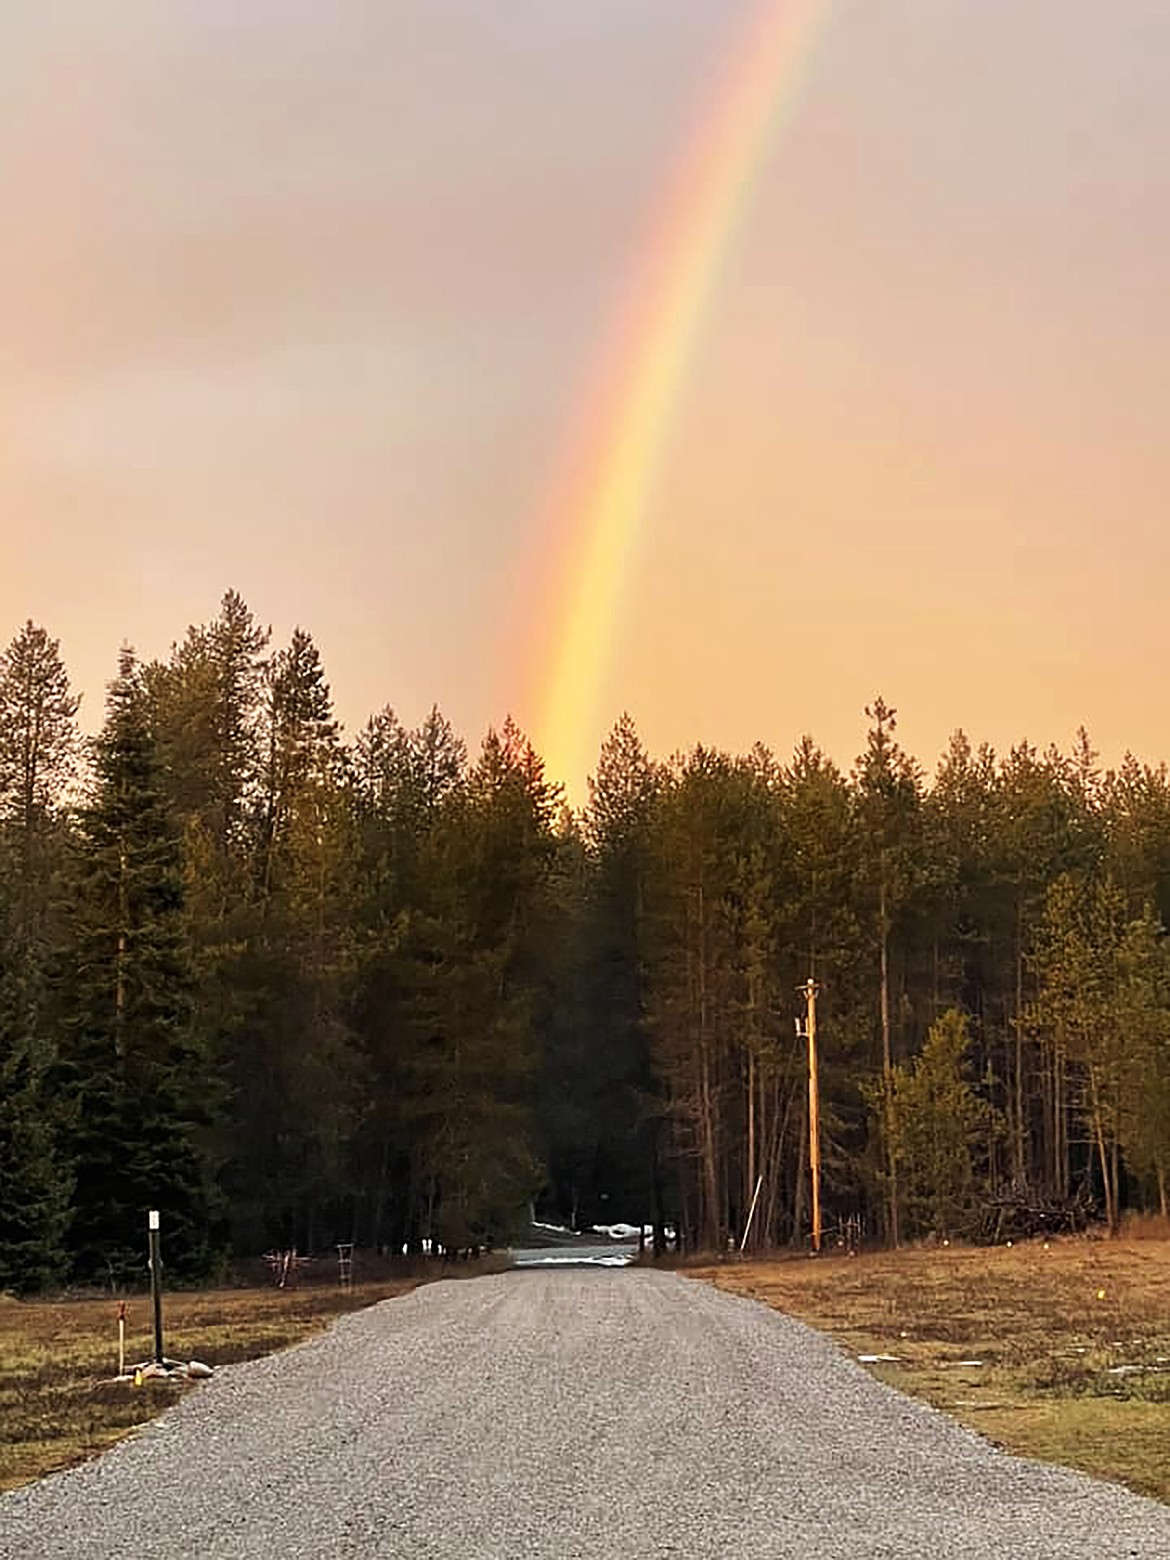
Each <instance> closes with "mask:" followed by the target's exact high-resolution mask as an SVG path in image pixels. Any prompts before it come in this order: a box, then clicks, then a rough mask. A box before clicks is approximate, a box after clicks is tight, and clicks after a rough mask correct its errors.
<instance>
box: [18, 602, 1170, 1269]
mask: <svg viewBox="0 0 1170 1560" xmlns="http://www.w3.org/2000/svg"><path fill="white" fill-rule="evenodd" d="M866 718H867V720H868V723H869V724H868V730H867V731H866V734H865V737H864V745H863V746H862V751H861V752H860V754H859V756H858V758H857V760H856V762H855V763H854V765H853V766H852V767H851V769H850V770H849V771H848V772H845V771H843V770H842V769H840V768H839V767H838V766H837V765H835V764H834V763H833V762H832V761H831V760H830V759H829V758H828V757H827V756H826V755H825V754H824V753H823V752H822V751H821V750H820V749H819V748H818V747H817V746H816V745H815V743H814V742H813V740H812V739H811V738H808V737H806V738H804V739H802V740H801V742H800V743H799V744H798V746H797V748H796V750H795V752H794V753H793V755H792V757H791V759H790V760H789V761H787V762H781V761H779V760H778V759H776V758H775V757H774V756H773V755H772V754H771V753H770V752H768V751H767V750H766V749H765V748H763V747H760V746H757V747H756V748H754V749H753V750H752V751H751V752H750V753H748V754H746V755H739V756H733V755H729V754H726V753H721V752H718V751H715V750H713V749H710V748H706V747H703V746H698V747H695V748H694V749H693V750H691V751H690V752H687V753H684V754H680V755H677V756H675V757H673V758H672V759H670V760H669V761H665V762H662V761H658V760H655V759H654V758H652V757H651V756H650V755H649V754H648V753H647V751H646V749H645V747H644V745H643V744H642V742H641V740H640V738H639V736H638V733H637V731H636V729H635V727H634V724H633V722H632V721H631V720H630V719H629V718H628V717H625V716H623V717H622V719H621V720H619V721H618V722H617V724H616V725H615V727H614V729H613V730H612V732H611V733H610V735H609V736H608V738H607V739H606V741H605V743H604V744H603V746H602V749H601V752H600V755H599V758H598V763H597V767H596V771H595V773H594V775H593V777H592V778H591V780H590V783H589V795H588V801H587V803H586V805H585V806H584V807H583V808H582V809H581V810H580V811H579V812H576V813H575V812H573V811H571V810H570V809H569V808H567V807H566V806H565V805H564V803H563V799H562V796H561V793H560V791H559V788H558V787H557V786H555V785H554V784H552V783H551V782H550V781H549V780H548V778H547V777H546V775H545V773H544V768H543V765H542V762H541V760H540V758H539V756H538V754H537V753H536V752H535V751H534V750H533V748H532V746H531V744H530V743H529V742H528V741H527V739H526V738H525V737H524V735H523V734H522V733H521V732H520V731H519V730H518V729H517V728H516V726H515V725H514V724H513V723H512V722H511V721H507V722H505V723H504V725H503V726H502V728H500V729H499V730H492V731H489V732H488V734H487V736H486V737H485V738H484V740H483V743H482V745H481V747H480V749H479V752H478V753H477V754H476V755H475V756H471V755H469V753H468V751H467V748H466V747H465V744H464V742H463V741H462V740H461V738H460V737H459V736H458V735H457V734H456V732H455V731H454V730H453V729H452V728H451V726H450V724H449V723H448V722H447V721H446V720H445V719H444V717H443V716H442V715H441V714H440V712H439V711H438V710H437V709H436V710H433V711H432V713H431V714H430V715H429V716H428V717H427V719H426V720H425V721H423V722H422V724H421V725H420V726H418V727H417V728H413V729H411V728H407V727H405V726H404V725H403V724H402V723H401V722H400V721H399V719H398V718H397V716H396V715H395V713H394V711H393V709H392V708H390V707H389V706H387V707H385V708H384V709H382V710H380V711H379V712H378V713H377V714H375V715H374V716H373V717H371V719H370V720H369V721H368V722H367V724H366V725H365V727H364V728H363V729H362V730H361V731H360V732H358V733H357V735H356V736H355V737H353V739H352V740H350V741H346V740H344V739H343V737H342V734H341V731H340V728H339V725H338V723H337V721H336V719H335V718H334V714H333V706H332V699H331V694H330V690H329V686H328V683H327V680H326V676H325V671H324V668H323V666H322V664H321V658H320V655H319V653H318V650H317V647H316V646H315V644H314V642H313V640H312V638H311V636H310V635H309V634H308V633H306V632H305V631H303V630H301V629H297V630H296V631H295V632H294V633H293V635H292V636H291V638H290V640H289V642H288V643H287V644H286V645H283V646H280V647H274V646H273V644H272V642H271V634H270V632H269V631H268V630H266V629H265V628H264V627H263V626H262V625H261V623H260V622H259V621H258V620H257V619H256V617H255V616H254V614H253V613H252V612H251V610H250V609H249V607H248V606H247V605H246V604H245V603H244V602H243V601H242V600H241V598H240V597H239V596H238V595H236V594H235V593H234V592H229V593H228V594H227V595H226V596H225V597H224V598H223V601H222V603H221V605H220V608H219V611H218V614H217V616H216V617H215V618H214V619H213V620H212V621H211V622H209V623H206V624H203V625H199V626H194V627H192V628H190V629H188V631H187V633H186V635H185V636H184V637H183V639H182V640H180V641H179V642H177V643H176V644H175V645H174V647H173V648H172V651H171V653H170V655H169V656H168V657H167V658H166V659H165V660H159V661H152V662H142V661H139V660H138V659H137V658H136V657H135V656H134V654H133V653H132V652H131V651H129V650H126V649H124V650H123V651H122V653H121V656H120V660H119V663H118V670H117V675H116V676H115V678H114V679H113V681H112V682H111V684H110V687H109V693H108V699H107V705H106V710H105V717H104V722H103V724H102V727H101V730H100V732H99V734H98V735H97V737H96V738H94V739H93V740H92V741H86V740H85V739H83V737H82V736H81V734H80V729H79V725H78V700H77V698H76V696H75V695H74V694H73V693H72V692H71V690H70V685H69V680H68V676H67V673H66V670H65V667H64V664H63V662H62V659H61V656H60V651H59V646H58V644H57V642H56V641H54V640H53V639H52V638H51V637H50V636H49V634H48V632H47V631H46V630H45V629H43V628H41V627H39V626H37V625H34V624H32V623H28V624H26V625H25V627H24V628H23V629H21V630H20V631H19V632H18V633H17V634H16V635H15V637H14V638H13V639H12V641H11V643H10V644H9V645H8V647H7V649H6V650H5V651H4V652H3V654H2V655H0V1288H3V1287H9V1288H12V1289H16V1290H30V1289H36V1288H38V1287H42V1286H46V1285H50V1284H54V1283H59V1282H62V1281H64V1280H72V1281H79V1282H91V1283H92V1282H112V1283H117V1282H121V1281H123V1280H124V1279H125V1278H126V1277H127V1276H129V1275H132V1274H137V1273H138V1272H139V1271H140V1269H141V1265H142V1258H141V1253H140V1249H139V1248H140V1246H141V1225H142V1215H143V1212H144V1210H145V1209H146V1208H147V1207H160V1208H163V1209H165V1216H166V1221H167V1222H166V1228H167V1251H168V1263H169V1265H170V1266H171V1268H172V1270H174V1271H176V1272H178V1273H179V1274H182V1275H185V1276H189V1277H192V1278H194V1277H199V1276H203V1275H206V1274H208V1273H212V1272H214V1271H215V1270H216V1269H217V1267H219V1266H220V1265H222V1263H223V1262H224V1261H225V1259H226V1258H227V1256H228V1255H229V1254H235V1255H242V1254H249V1253H256V1252H259V1251H263V1250H264V1249H266V1248H267V1247H270V1246H273V1245H279V1246H285V1247H288V1246H297V1247H299V1248H300V1249H302V1250H313V1249H319V1248H321V1247H324V1246H326V1245H328V1244H330V1243H332V1242H333V1241H343V1240H344V1241H355V1242H357V1243H358V1244H360V1245H364V1246H377V1247H380V1248H383V1249H387V1250H390V1251H392V1252H398V1251H401V1250H403V1249H406V1250H421V1249H422V1248H423V1245H424V1243H430V1242H437V1243H439V1244H440V1245H442V1246H443V1247H445V1248H449V1249H459V1248H466V1247H474V1246H482V1245H490V1244H491V1243H493V1242H499V1241H501V1240H504V1239H506V1238H507V1237H508V1236H509V1235H510V1234H511V1233H512V1232H513V1231H515V1230H516V1229H518V1228H520V1227H521V1226H522V1225H523V1223H524V1221H525V1220H526V1218H527V1216H528V1214H529V1212H530V1210H531V1209H532V1208H534V1207H535V1208H538V1209H539V1210H540V1212H541V1213H542V1214H545V1215H547V1216H553V1217H557V1218H560V1219H563V1220H565V1221H566V1222H570V1223H572V1224H573V1225H574V1226H577V1227H583V1226H588V1225H589V1224H592V1223H600V1222H609V1221H612V1220H615V1219H619V1218H620V1219H623V1220H627V1221H631V1222H635V1223H639V1222H644V1223H646V1224H650V1225H653V1226H654V1228H655V1230H656V1240H657V1242H658V1243H659V1244H660V1243H661V1241H662V1238H663V1232H664V1231H665V1230H666V1229H667V1228H668V1227H671V1228H673V1229H674V1230H675V1231H677V1232H678V1237H679V1238H680V1239H681V1240H682V1241H683V1242H685V1243H688V1244H690V1245H692V1246H695V1247H704V1248H720V1247H723V1246H724V1245H726V1243H727V1242H728V1241H729V1240H738V1239H742V1236H743V1231H744V1227H745V1223H746V1218H747V1210H748V1208H749V1206H750V1203H751V1201H752V1197H753V1194H754V1193H755V1191H756V1189H757V1187H758V1188H759V1194H760V1195H759V1198H758V1205H757V1212H756V1216H755V1218H754V1220H753V1223H752V1227H751V1238H752V1243H753V1244H757V1243H758V1244H759V1245H760V1246H775V1245H780V1244H786V1243H793V1244H797V1245H799V1244H801V1243H803V1242H804V1241H806V1240H807V1238H808V1227H809V1179H808V1173H807V1161H808V1094H807V1069H806V1057H805V1049H804V1042H803V1040H801V1038H800V1037H799V1035H798V1033H797V1030H796V1026H795V1024H794V1019H798V1018H800V1017H801V1016H802V1014H803V999H802V998H801V997H800V996H799V995H798V993H797V987H798V986H800V985H802V984H803V983H804V982H805V981H806V980H807V979H808V977H809V976H810V975H811V976H813V977H814V978H815V979H816V981H817V982H818V984H819V986H820V988H821V997H820V1004H819V1031H820V1039H821V1048H820V1050H821V1076H820V1094H821V1139H822V1160H823V1200H824V1204H825V1208H826V1217H827V1220H828V1222H829V1225H830V1230H831V1229H832V1226H833V1225H835V1224H836V1225H842V1224H843V1223H844V1221H845V1220H846V1219H850V1220H854V1221H864V1225H865V1228H866V1229H867V1231H868V1232H869V1233H870V1234H871V1235H872V1236H873V1237H874V1238H879V1239H886V1240H889V1241H897V1240H899V1239H911V1238H919V1237H922V1236H929V1235H938V1236H941V1235H948V1236H952V1237H964V1236H970V1235H974V1234H977V1233H978V1232H979V1231H980V1229H981V1227H982V1226H983V1224H984V1221H985V1217H986V1210H987V1208H988V1206H989V1204H990V1203H992V1202H993V1201H994V1200H995V1199H997V1198H1002V1197H1003V1196H1004V1195H1005V1194H1008V1193H1011V1194H1012V1195H1019V1196H1029V1197H1033V1198H1037V1199H1043V1200H1044V1201H1045V1202H1046V1205H1047V1206H1050V1207H1053V1208H1056V1209H1059V1208H1060V1207H1062V1206H1065V1205H1067V1204H1069V1203H1070V1201H1071V1200H1072V1199H1075V1198H1079V1199H1080V1200H1081V1202H1082V1204H1086V1205H1088V1204H1091V1205H1092V1206H1093V1207H1094V1208H1095V1209H1096V1210H1097V1211H1099V1213H1100V1216H1101V1217H1102V1218H1103V1219H1105V1220H1106V1221H1107V1222H1108V1224H1109V1225H1110V1227H1112V1228H1114V1229H1116V1228H1117V1226H1118V1224H1119V1221H1120V1219H1121V1217H1122V1215H1123V1212H1124V1211H1125V1210H1126V1209H1130V1208H1159V1209H1160V1210H1161V1212H1162V1213H1163V1214H1165V1213H1166V1212H1167V1164H1168V1160H1170V954H1168V952H1167V940H1166V937H1165V934H1164V922H1165V917H1166V914H1167V911H1168V909H1170V779H1168V777H1167V772H1166V770H1165V768H1164V767H1163V766H1159V767H1156V768H1153V767H1150V766H1148V765H1143V764H1140V763H1138V762H1137V760H1135V759H1133V758H1128V757H1127V758H1126V759H1125V761H1124V762H1123V763H1122V764H1121V765H1120V767H1119V768H1117V769H1116V770H1110V771H1107V772H1102V771H1101V769H1100V767H1099V765H1098V762H1097V759H1096V757H1095V755H1094V753H1093V751H1092V749H1091V746H1090V744H1089V740H1088V738H1087V736H1086V735H1085V734H1084V733H1083V732H1082V733H1080V734H1079V735H1078V739H1077V742H1076V744H1075V746H1074V748H1073V751H1072V752H1071V753H1068V754H1065V753H1061V752H1058V751H1056V750H1054V749H1050V750H1048V751H1046V752H1039V751H1038V750H1037V749H1036V748H1034V747H1033V746H1031V745H1029V744H1028V743H1026V742H1022V743H1021V744H1020V745H1019V746H1017V747H1014V748H1012V749H1011V750H1010V751H1009V752H1008V753H1007V754H1006V755H997V754H995V753H993V752H992V751H991V750H990V748H988V747H986V746H983V747H979V748H976V747H973V746H972V744H971V743H970V742H969V740H968V739H967V738H966V737H965V736H964V735H963V734H962V733H961V732H957V733H956V734H955V735H954V737H953V738H952V739H951V742H950V744H949V746H948V748H947V750H946V752H945V753H944V754H943V755H942V758H941V759H940V761H939V763H938V766H937V768H936V770H935V772H934V774H933V776H932V777H931V778H930V779H929V780H928V779H927V777H926V775H925V774H924V772H923V770H922V769H921V767H920V766H919V764H918V763H917V762H916V760H915V759H914V758H913V757H912V756H911V755H909V754H908V753H906V752H905V751H904V750H903V749H902V748H901V746H900V745H899V743H898V740H897V725H896V715H895V712H894V710H893V709H891V708H890V707H889V706H887V705H886V704H885V703H884V702H883V701H882V700H880V699H878V700H877V701H876V702H875V703H874V704H873V705H871V706H870V707H869V709H868V710H867V711H866Z"/></svg>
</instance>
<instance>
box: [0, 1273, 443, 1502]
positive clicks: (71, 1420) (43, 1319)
mask: <svg viewBox="0 0 1170 1560" xmlns="http://www.w3.org/2000/svg"><path fill="white" fill-rule="evenodd" d="M435 1276H436V1277H438V1276H440V1275H439V1273H438V1272H436V1273H435ZM419 1282H420V1280H419V1279H418V1278H414V1277H409V1278H398V1279H390V1280H387V1281H384V1282H379V1283H368V1284H355V1285H354V1286H353V1288H351V1289H342V1288H340V1287H338V1286H329V1287H326V1286H320V1287H312V1288H309V1287H306V1288H298V1289H277V1288H276V1287H275V1286H271V1285H270V1286H268V1287H266V1288H262V1289H216V1290H204V1291H199V1292H191V1293H186V1292H180V1293H175V1294H170V1295H167V1297H166V1300H165V1306H164V1319H165V1337H164V1344H165V1348H166V1352H167V1355H168V1356H169V1357H170V1358H173V1359H179V1360H186V1359H191V1358H195V1359H199V1360H204V1361H206V1362H207V1363H208V1364H210V1365H213V1366H218V1365H228V1364H231V1363H232V1362H234V1361H236V1360H249V1359H255V1358H257V1357H258V1356H259V1355H262V1354H270V1353H272V1352H273V1350H275V1349H282V1348H285V1347H286V1346H287V1345H288V1344H291V1343H298V1342H300V1340H301V1339H303V1338H307V1337H309V1336H311V1335H312V1334H313V1333H315V1332H320V1331H321V1330H322V1328H324V1327H325V1326H327V1325H328V1323H329V1322H330V1321H332V1320H333V1318H334V1317H335V1316H338V1315H340V1314H341V1313H342V1312H343V1311H354V1310H357V1309H359V1308H360V1307H362V1306H367V1305H372V1304H373V1303H374V1302H375V1301H377V1300H384V1299H388V1298H390V1297H391V1296H393V1295H399V1294H404V1293H405V1292H406V1291H407V1290H409V1289H413V1288H414V1287H415V1285H416V1284H417V1283H419ZM151 1318H152V1312H151V1307H150V1296H149V1295H131V1296H129V1297H127V1301H126V1360H127V1364H128V1365H130V1366H133V1365H134V1364H136V1363H138V1362H139V1361H142V1360H148V1359H150V1358H151V1357H152V1355H153V1352H154V1344H153V1337H154V1335H153V1330H152V1328H153V1323H152V1320H151ZM117 1370H118V1323H117V1302H116V1301H115V1300H113V1299H110V1298H109V1297H106V1298H103V1299H82V1300H59V1301H28V1302H21V1301H16V1300H10V1299H8V1298H7V1297H5V1296H3V1295H0V1490H5V1489H11V1488H13V1487H14V1486H15V1485H17V1484H24V1483H26V1482H27V1481H28V1480H29V1479H35V1478H39V1477H40V1475H41V1474H44V1473H50V1472H52V1471H53V1470H54V1469H57V1468H65V1467H68V1466H69V1465H70V1464H72V1463H76V1462H80V1461H82V1460H83V1459H85V1458H87V1457H92V1456H93V1455H94V1454H95V1453H97V1452H100V1451H103V1450H104V1449H105V1448H106V1447H107V1446H110V1445H112V1444H113V1442H115V1441H117V1440H120V1439H121V1437H122V1436H124V1435H126V1434H127V1433H128V1432H129V1431H130V1430H132V1429H133V1428H134V1426H135V1425H139V1424H141V1423H142V1422H143V1421H144V1420H147V1419H151V1418H153V1417H154V1415H155V1414H157V1413H158V1412H159V1411H160V1410H161V1409H162V1408H165V1407H166V1406H167V1404H168V1403H172V1402H174V1400H175V1398H176V1397H177V1396H178V1394H180V1393H181V1392H183V1391H198V1390H199V1389H198V1387H197V1386H194V1385H192V1386H183V1385H180V1384H178V1383H174V1382H168V1381H156V1382H148V1383H146V1384H145V1385H143V1386H141V1387H134V1386H131V1385H127V1384H126V1383H124V1382H117V1381H115V1380H113V1377H114V1376H115V1375H116V1374H117Z"/></svg>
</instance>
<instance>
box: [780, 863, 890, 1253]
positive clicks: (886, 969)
mask: <svg viewBox="0 0 1170 1560" xmlns="http://www.w3.org/2000/svg"><path fill="white" fill-rule="evenodd" d="M879 894H880V900H879V908H878V916H879V919H880V921H881V934H882V1093H883V1099H884V1103H885V1117H886V1119H885V1134H884V1136H885V1140H886V1145H885V1146H886V1175H887V1177H888V1179H889V1189H890V1202H889V1232H890V1244H891V1245H893V1246H897V1245H899V1244H900V1240H899V1233H898V1164H897V1158H896V1156H895V1154H894V1061H893V1051H892V1047H891V1044H890V924H889V917H888V915H887V913H886V863H885V857H884V856H883V858H882V875H881V884H880V889H879ZM802 1179H803V1177H802Z"/></svg>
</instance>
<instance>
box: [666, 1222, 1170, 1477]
mask: <svg viewBox="0 0 1170 1560" xmlns="http://www.w3.org/2000/svg"><path fill="white" fill-rule="evenodd" d="M1146 1233H1147V1235H1150V1236H1151V1237H1152V1238H1141V1239H1138V1238H1129V1239H1123V1240H1119V1241H1102V1240H1092V1239H1084V1240H1058V1241H1052V1242H1049V1243H1044V1242H1035V1243H1029V1244H1025V1245H1019V1246H1014V1247H1000V1248H996V1249H994V1250H988V1249H978V1250H972V1249H969V1248H959V1247H931V1248H922V1249H915V1250H904V1251H900V1252H887V1253H874V1254H870V1255H863V1256H860V1257H856V1258H850V1257H846V1256H843V1255H842V1256H836V1255H834V1256H828V1257H825V1256H822V1257H820V1258H818V1259H815V1260H813V1259H809V1258H804V1257H792V1258H779V1259H776V1260H769V1261H758V1262H744V1263H727V1264H719V1265H713V1266H707V1267H691V1268H690V1269H689V1271H690V1272H691V1274H692V1275H693V1276H694V1277H697V1278H703V1279H707V1280H709V1281H710V1282H711V1283H714V1284H716V1285H717V1286H718V1287H719V1288H721V1289H727V1290H730V1291H731V1292H733V1293H735V1294H741V1295H749V1296H752V1297H753V1298H755V1299H758V1300H762V1301H764V1302H765V1303H766V1304H768V1305H770V1306H774V1307H775V1308H776V1309H777V1310H781V1311H785V1312H787V1313H789V1314H790V1315H792V1316H797V1317H800V1318H801V1319H802V1320H804V1321H806V1322H809V1323H810V1324H811V1325H812V1326H814V1327H816V1328H818V1329H820V1330H821V1331H824V1332H826V1333H829V1334H830V1335H831V1336H832V1337H834V1338H835V1339H836V1340H837V1341H838V1342H839V1343H840V1344H842V1346H843V1347H844V1348H845V1349H847V1350H848V1351H849V1352H850V1353H851V1354H853V1355H858V1354H888V1355H893V1356H896V1360H897V1363H888V1364H875V1365H871V1366H870V1367H869V1368H870V1369H871V1370H873V1371H874V1372H875V1373H876V1374H877V1375H879V1376H880V1377H881V1379H882V1380H883V1381H887V1382H889V1383H890V1384H891V1385H893V1386H896V1387H899V1388H900V1389H901V1390H903V1391H905V1392H909V1393H911V1394H913V1395H915V1396H917V1397H922V1398H925V1399H927V1400H928V1401H929V1402H931V1403H933V1404H935V1406H936V1407H938V1408H942V1409H945V1410H946V1411H947V1412H948V1413H950V1414H952V1415H954V1416H955V1417H956V1418H957V1419H961V1420H962V1421H963V1422H964V1423H965V1424H968V1425H970V1426H972V1427H973V1428H974V1429H976V1430H979V1431H981V1432H982V1433H983V1434H984V1435H986V1436H988V1437H989V1438H990V1439H991V1440H993V1441H995V1442H997V1443H998V1444H999V1445H1001V1446H1004V1447H1006V1448H1007V1449H1008V1450H1009V1451H1012V1452H1019V1453H1022V1454H1024V1455H1026V1456H1032V1457H1039V1458H1042V1459H1044V1460H1046V1461H1049V1462H1059V1463H1065V1464H1068V1465H1069V1466H1071V1467H1075V1468H1082V1469H1084V1470H1086V1471H1087V1472H1089V1473H1094V1474H1098V1475H1100V1476H1102V1477H1105V1478H1110V1479H1116V1480H1118V1481H1119V1482H1120V1483H1123V1484H1126V1485H1128V1486H1129V1487H1130V1488H1131V1489H1134V1490H1138V1491H1140V1492H1141V1493H1143V1494H1146V1495H1153V1496H1156V1497H1157V1498H1158V1499H1160V1500H1164V1501H1167V1502H1170V1239H1168V1238H1166V1237H1165V1236H1164V1235H1163V1236H1161V1237H1159V1236H1158V1235H1157V1233H1156V1232H1149V1231H1147V1232H1146ZM971 1361H979V1362H981V1363H979V1364H971V1363H969V1362H971Z"/></svg>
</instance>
